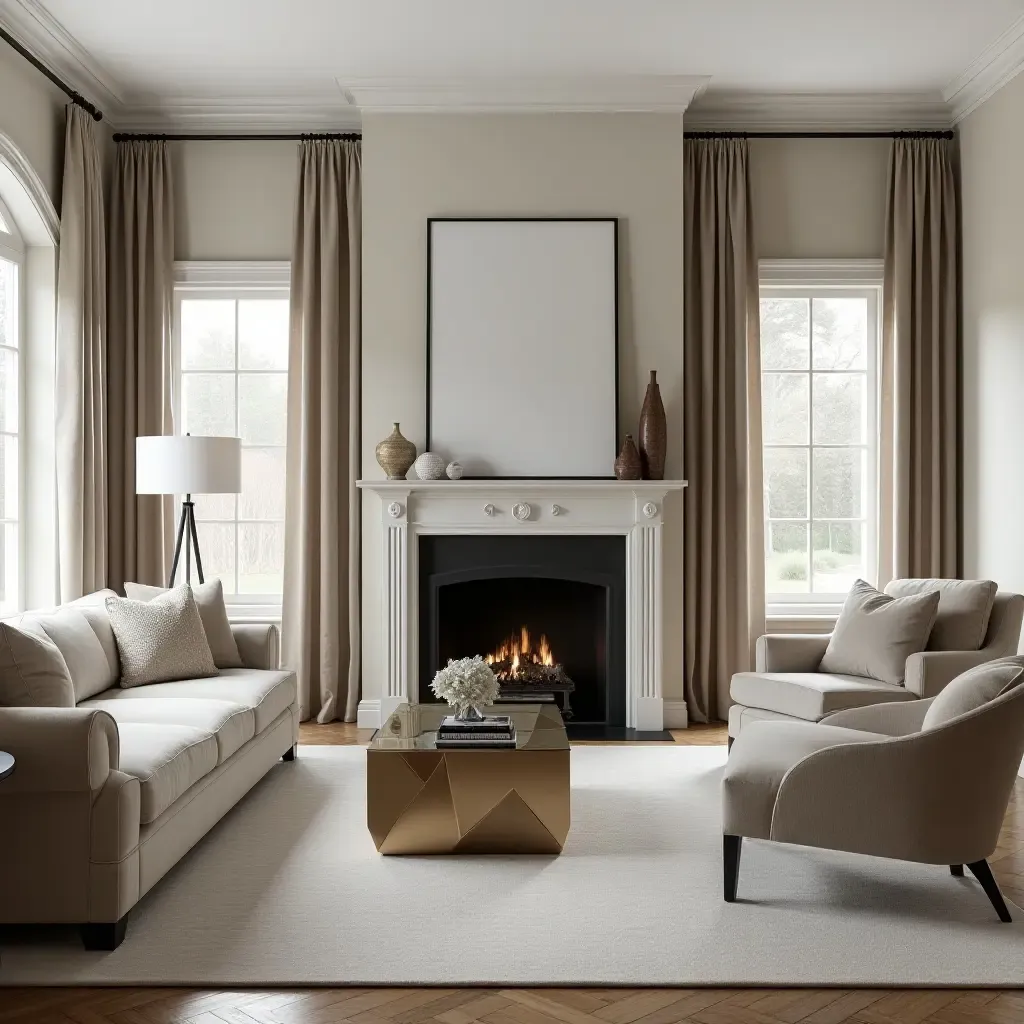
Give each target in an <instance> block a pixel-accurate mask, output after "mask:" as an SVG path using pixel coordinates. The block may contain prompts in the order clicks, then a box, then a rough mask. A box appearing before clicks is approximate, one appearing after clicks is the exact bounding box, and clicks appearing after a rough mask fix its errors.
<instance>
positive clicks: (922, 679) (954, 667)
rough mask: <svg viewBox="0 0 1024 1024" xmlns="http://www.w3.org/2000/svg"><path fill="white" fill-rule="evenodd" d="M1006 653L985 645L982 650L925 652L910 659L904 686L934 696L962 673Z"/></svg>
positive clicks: (920, 695) (924, 695)
mask: <svg viewBox="0 0 1024 1024" xmlns="http://www.w3.org/2000/svg"><path fill="white" fill-rule="evenodd" d="M999 657H1002V655H999V654H996V653H994V652H993V651H992V650H991V649H989V648H986V647H983V648H982V649H981V650H980V651H922V652H921V653H920V654H911V655H910V657H909V658H907V666H906V673H905V675H904V677H903V685H904V686H905V687H906V688H907V689H908V690H910V691H911V692H912V693H916V694H917V695H918V696H919V697H934V696H936V694H939V693H941V692H942V690H943V689H945V687H946V685H947V684H948V683H951V682H952V681H953V680H954V679H956V677H957V676H958V675H960V673H961V672H966V671H967V670H968V669H969V668H974V666H975V665H984V664H985V662H986V661H994V660H995V659H996V658H999Z"/></svg>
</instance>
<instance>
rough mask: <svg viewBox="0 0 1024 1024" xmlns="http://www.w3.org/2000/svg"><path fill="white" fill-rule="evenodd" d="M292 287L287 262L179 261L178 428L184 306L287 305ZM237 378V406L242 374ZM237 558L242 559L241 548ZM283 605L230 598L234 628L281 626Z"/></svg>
mask: <svg viewBox="0 0 1024 1024" xmlns="http://www.w3.org/2000/svg"><path fill="white" fill-rule="evenodd" d="M290 283H291V264H290V263H289V262H288V261H287V260H230V261H229V260H197V261H178V262H176V263H175V264H174V331H173V343H172V353H171V363H172V371H173V372H172V381H173V384H172V403H173V413H174V422H175V424H176V428H177V426H178V425H180V424H181V386H180V384H181V374H182V363H181V303H182V300H185V299H247V298H249V299H287V298H288V297H289V285H290ZM236 345H237V339H236ZM233 372H234V373H235V391H236V396H235V397H236V403H237V390H238V376H237V369H236V370H235V371H233ZM274 372H278V371H274ZM236 415H237V407H236ZM234 521H235V523H236V524H237V523H238V522H239V520H238V519H235V520H234ZM235 558H236V559H237V558H238V551H237V544H236V551H235ZM282 600H283V595H279V594H278V595H267V594H225V595H224V603H225V604H226V605H227V609H228V617H229V618H230V619H231V621H232V622H280V621H281V604H282Z"/></svg>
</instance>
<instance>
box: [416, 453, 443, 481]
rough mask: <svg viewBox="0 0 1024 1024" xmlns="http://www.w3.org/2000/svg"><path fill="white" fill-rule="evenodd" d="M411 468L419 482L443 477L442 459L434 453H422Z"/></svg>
mask: <svg viewBox="0 0 1024 1024" xmlns="http://www.w3.org/2000/svg"><path fill="white" fill-rule="evenodd" d="M412 468H413V469H414V470H416V475H417V476H418V477H419V478H420V479H421V480H440V479H441V477H442V476H444V459H442V458H441V456H440V455H438V454H436V453H435V452H424V453H423V454H422V455H421V456H420V457H419V458H418V459H417V460H416V461H415V462H414V463H413V464H412Z"/></svg>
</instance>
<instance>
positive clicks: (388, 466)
mask: <svg viewBox="0 0 1024 1024" xmlns="http://www.w3.org/2000/svg"><path fill="white" fill-rule="evenodd" d="M375 454H376V456H377V462H378V463H379V464H380V468H381V469H383V470H384V472H385V473H387V475H388V479H389V480H404V479H405V474H406V473H408V472H409V467H410V466H411V465H412V464H413V463H414V462H415V461H416V445H414V444H413V443H412V441H410V440H409V439H408V438H407V437H403V436H402V432H401V431H400V430H399V429H398V424H397V423H396V424H395V429H394V430H392V431H391V433H390V434H388V436H387V437H385V438H384V440H383V441H381V443H380V444H379V445H377V447H376V449H375Z"/></svg>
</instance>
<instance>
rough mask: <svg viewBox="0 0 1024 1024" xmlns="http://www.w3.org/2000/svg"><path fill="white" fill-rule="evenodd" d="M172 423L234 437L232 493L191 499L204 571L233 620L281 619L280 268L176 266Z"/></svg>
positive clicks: (284, 352)
mask: <svg viewBox="0 0 1024 1024" xmlns="http://www.w3.org/2000/svg"><path fill="white" fill-rule="evenodd" d="M174 306H175V317H174V341H175V351H174V361H175V378H176V388H175V423H176V429H177V431H178V432H179V433H190V434H207V435H221V436H232V437H240V438H241V439H242V492H241V494H238V495H234V494H211V495H194V496H193V500H194V501H195V509H196V523H197V529H198V533H199V545H200V550H201V552H202V558H203V572H204V576H205V577H206V578H207V579H211V578H213V577H219V578H220V579H221V581H222V583H223V585H224V593H225V598H226V601H227V603H228V605H229V609H230V610H231V611H232V612H233V614H236V615H253V616H267V617H276V616H277V615H279V614H280V605H281V594H282V590H283V579H284V514H285V445H286V440H287V397H288V264H286V263H285V264H279V263H270V264H268V263H230V264H220V263H182V264H178V265H177V267H176V284H175V304H174Z"/></svg>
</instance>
